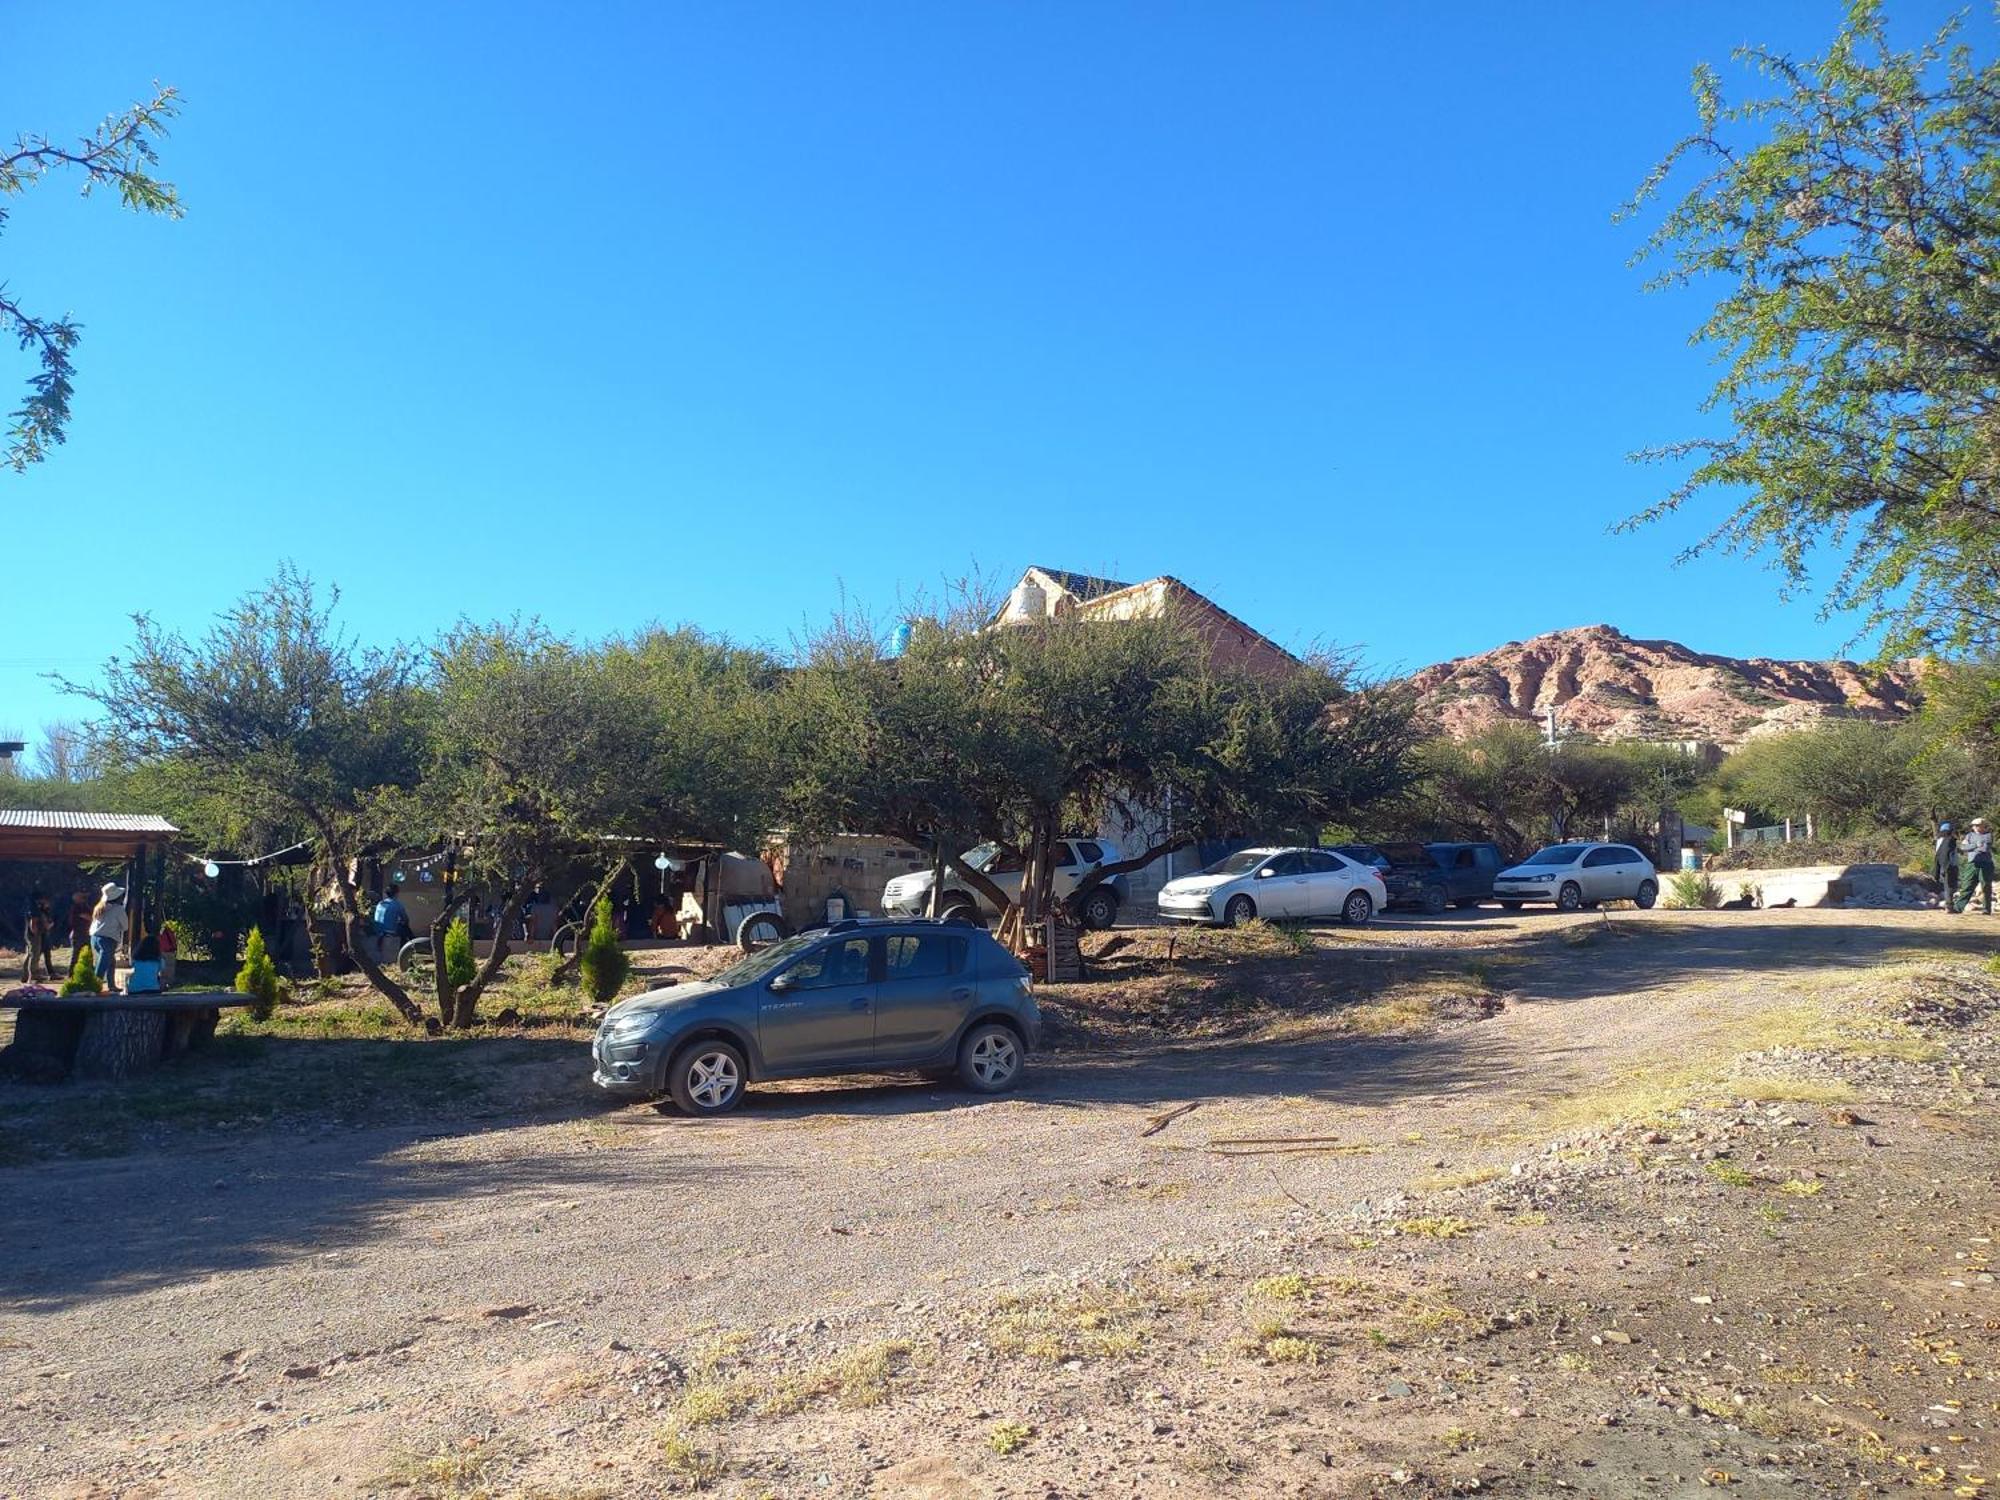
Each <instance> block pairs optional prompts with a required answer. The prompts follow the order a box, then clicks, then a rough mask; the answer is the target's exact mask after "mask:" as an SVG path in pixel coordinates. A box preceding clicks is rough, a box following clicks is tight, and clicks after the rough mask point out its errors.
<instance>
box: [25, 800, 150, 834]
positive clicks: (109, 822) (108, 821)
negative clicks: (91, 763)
mask: <svg viewBox="0 0 2000 1500" xmlns="http://www.w3.org/2000/svg"><path fill="white" fill-rule="evenodd" d="M0 828H34V829H38V830H41V831H43V832H48V833H57V832H61V833H128V834H149V833H151V834H175V833H179V832H180V830H179V829H178V828H176V827H174V825H173V824H171V823H169V822H168V821H167V820H166V819H165V818H162V817H160V816H158V815H157V814H154V813H95V812H43V811H40V810H36V809H30V808H19V807H0Z"/></svg>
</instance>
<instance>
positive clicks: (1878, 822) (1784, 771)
mask: <svg viewBox="0 0 2000 1500" xmlns="http://www.w3.org/2000/svg"><path fill="white" fill-rule="evenodd" d="M1921 748H1922V744H1921V731H1920V730H1918V729H1917V728H1916V727H1915V726H1913V725H1903V724H1883V723H1877V722H1874V721H1871V720H1866V719H1829V720H1826V721H1824V722H1822V723H1820V724H1817V725H1814V726H1812V727H1811V728H1808V729H1798V730H1793V731H1791V732H1789V733H1785V734H1773V735H1766V736H1763V737H1761V738H1759V739H1754V740H1752V741H1750V743H1748V744H1747V745H1745V746H1743V748H1742V749H1740V750H1738V751H1737V752H1736V753H1735V754H1733V755H1731V756H1730V757H1729V758H1728V759H1727V760H1726V761H1724V762H1723V764H1722V767H1721V770H1720V772H1719V773H1718V776H1719V781H1720V783H1721V787H1722V789H1723V791H1724V792H1725V794H1726V795H1727V796H1728V797H1729V798H1730V799H1732V801H1733V802H1734V805H1736V806H1738V807H1742V808H1744V809H1745V810H1746V811H1750V812H1754V813H1756V814H1757V815H1758V817H1759V819H1760V820H1763V821H1768V822H1772V823H1776V822H1781V821H1783V820H1784V819H1787V818H1792V819H1798V820H1801V821H1803V820H1804V819H1805V817H1806V816H1807V815H1808V814H1810V815H1811V817H1812V819H1813V822H1814V824H1815V832H1817V833H1819V834H1820V835H1821V836H1823V837H1828V838H1853V837H1860V836H1862V835H1865V834H1869V833H1877V832H1896V831H1898V830H1902V829H1909V828H1918V827H1921V826H1923V824H1924V822H1925V821H1926V820H1925V816H1924V809H1923V807H1922V798H1921V794H1920V789H1919V783H1918V778H1917V776H1916V773H1915V770H1914V765H1915V763H1916V761H1917V759H1918V757H1919V754H1920V751H1921Z"/></svg>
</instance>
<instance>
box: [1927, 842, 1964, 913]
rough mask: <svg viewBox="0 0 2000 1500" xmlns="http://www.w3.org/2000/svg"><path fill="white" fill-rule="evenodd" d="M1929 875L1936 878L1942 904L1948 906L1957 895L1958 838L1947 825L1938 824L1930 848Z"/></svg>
mask: <svg viewBox="0 0 2000 1500" xmlns="http://www.w3.org/2000/svg"><path fill="white" fill-rule="evenodd" d="M1931 874H1932V875H1934V876H1936V877H1937V883H1938V889H1939V890H1940V891H1941V892H1943V904H1944V905H1945V906H1950V905H1951V901H1952V897H1953V896H1955V895H1957V894H1958V836H1957V835H1956V834H1954V833H1953V832H1952V831H1951V824H1949V823H1940V824H1938V831H1937V842H1936V843H1935V844H1933V845H1932V846H1931Z"/></svg>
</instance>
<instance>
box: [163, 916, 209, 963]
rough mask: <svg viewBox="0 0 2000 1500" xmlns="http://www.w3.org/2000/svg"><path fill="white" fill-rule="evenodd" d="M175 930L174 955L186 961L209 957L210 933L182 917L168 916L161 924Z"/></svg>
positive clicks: (195, 961)
mask: <svg viewBox="0 0 2000 1500" xmlns="http://www.w3.org/2000/svg"><path fill="white" fill-rule="evenodd" d="M160 925H161V926H163V927H171V928H172V929H173V930H174V956H175V957H176V958H178V959H179V960H181V961H182V962H184V963H199V962H201V961H202V960H203V959H205V958H207V957H208V934H207V933H205V932H202V931H200V930H199V928H198V927H197V926H196V924H195V923H193V922H189V921H187V920H185V919H184V918H181V917H168V918H167V920H166V921H165V922H163V923H161V924H160Z"/></svg>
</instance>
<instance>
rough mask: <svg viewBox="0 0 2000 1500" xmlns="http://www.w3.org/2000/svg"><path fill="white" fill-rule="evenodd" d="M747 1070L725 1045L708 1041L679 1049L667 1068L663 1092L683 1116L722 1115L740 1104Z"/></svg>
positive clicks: (740, 1057) (736, 1053) (738, 1054)
mask: <svg viewBox="0 0 2000 1500" xmlns="http://www.w3.org/2000/svg"><path fill="white" fill-rule="evenodd" d="M748 1072H749V1069H748V1068H747V1067H746V1066H745V1065H744V1061H743V1054H742V1053H741V1052H740V1051H738V1050H737V1049H736V1047H735V1046H734V1045H733V1044H732V1043H729V1042H724V1041H719V1040H717V1039H715V1038H709V1039H708V1040H705V1041H699V1042H695V1043H693V1044H692V1045H690V1046H687V1047H684V1048H682V1049H681V1051H680V1052H679V1054H677V1055H676V1056H675V1058H674V1060H673V1062H672V1063H671V1064H669V1065H668V1068H667V1092H668V1093H669V1094H671V1095H672V1096H673V1100H674V1103H675V1104H676V1105H678V1106H679V1107H680V1111H681V1113H682V1114H685V1115H724V1114H728V1113H729V1111H730V1110H732V1109H734V1108H736V1106H737V1105H739V1104H741V1103H742V1102H743V1083H744V1079H745V1077H746V1075H747V1074H748Z"/></svg>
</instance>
